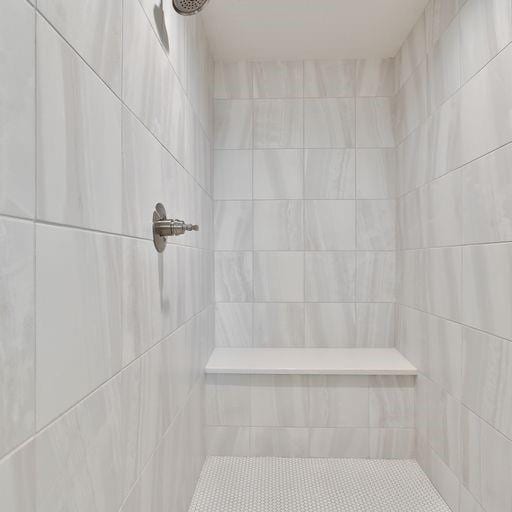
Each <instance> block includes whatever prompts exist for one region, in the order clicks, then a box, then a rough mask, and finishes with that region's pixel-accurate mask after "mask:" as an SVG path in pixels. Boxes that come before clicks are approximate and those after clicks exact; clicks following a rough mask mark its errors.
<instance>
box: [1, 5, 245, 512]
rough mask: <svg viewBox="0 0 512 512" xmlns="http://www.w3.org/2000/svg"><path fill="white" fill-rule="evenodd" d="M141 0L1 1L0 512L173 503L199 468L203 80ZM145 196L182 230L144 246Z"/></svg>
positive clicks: (190, 29) (196, 57) (206, 71)
mask: <svg viewBox="0 0 512 512" xmlns="http://www.w3.org/2000/svg"><path fill="white" fill-rule="evenodd" d="M157 4H159V2H153V1H152V0H142V1H140V2H139V1H137V0H108V1H107V2H101V1H96V0H92V1H91V2H66V1H61V0H57V1H56V2H52V1H46V0H41V1H40V2H35V1H28V2H27V1H21V2H19V1H13V0H6V2H5V3H4V5H3V6H2V7H3V9H2V17H1V19H0V54H1V58H0V61H1V62H0V75H1V76H2V80H1V82H2V85H1V87H0V119H1V122H0V160H1V162H0V182H1V186H0V214H1V215H3V217H1V218H0V346H1V348H0V388H1V389H2V398H1V399H0V496H1V498H0V509H2V510H4V509H5V510H9V511H16V512H35V511H36V510H38V511H41V512H43V511H50V510H51V511H55V510H77V511H78V510H82V511H91V510H95V511H97V512H100V511H102V512H107V511H113V510H123V512H135V511H136V512H139V511H140V510H150V509H151V508H152V507H153V506H154V505H155V504H156V503H158V504H159V506H161V507H162V509H165V510H181V511H184V510H186V509H187V508H188V505H189V502H190V499H191V497H192V494H193V491H194V487H195V484H196V481H197V477H198V476H199V473H200V470H201V467H202V464H203V460H204V457H205V454H206V446H205V443H204V437H203V430H202V426H203V425H204V423H205V421H204V411H203V405H204V404H203V401H204V378H203V375H202V373H203V368H204V365H205V363H206V360H207V359H208V357H209V354H210V352H211V350H212V348H213V344H214V309H213V306H212V303H213V301H214V296H213V280H214V274H213V270H214V269H213V262H214V258H213V198H212V186H211V177H212V172H211V162H210V152H211V148H213V145H214V140H213V101H212V92H213V83H212V79H213V72H214V69H213V60H212V59H211V57H210V54H209V50H208V46H207V42H206V38H205V35H204V31H203V27H202V24H201V23H200V22H199V21H198V20H197V18H195V19H192V18H185V17H182V16H179V15H177V14H174V13H173V12H172V7H171V4H169V3H164V4H162V5H157ZM84 22H85V23H84ZM122 33H124V37H121V36H122ZM36 74H37V79H36ZM242 98H243V94H242ZM36 99H37V102H36V101H35V100H36ZM251 102H252V100H251ZM36 103H37V116H36ZM227 114H228V115H232V116H234V117H235V118H236V114H239V119H240V121H241V122H242V124H243V123H244V116H243V114H244V111H243V109H241V111H239V112H228V113H227ZM240 114H241V115H240ZM249 114H250V115H249V118H248V120H249V122H248V123H246V132H247V133H249V134H250V133H251V132H250V130H251V126H252V122H251V119H252V109H249ZM36 117H37V126H36ZM221 135H222V134H221ZM238 135H239V134H236V135H234V134H233V133H227V134H224V135H223V136H222V137H221V138H220V140H221V145H222V144H223V143H225V144H226V145H227V146H228V147H231V146H232V145H237V144H240V145H243V142H244V139H243V137H239V136H238ZM249 138H250V139H251V140H252V134H251V135H249ZM36 139H37V162H36V158H35V147H36ZM36 163H37V173H36ZM36 175H37V187H36ZM36 189H37V198H36V197H35V195H36V194H35V193H36ZM242 192H243V191H242ZM243 198H244V197H243V196H242V197H234V198H233V199H243ZM249 198H250V199H252V192H251V190H249ZM36 199H37V201H36ZM157 202H162V203H164V204H165V205H166V206H167V208H168V213H169V215H172V216H173V217H177V218H183V219H185V220H187V221H189V222H194V223H198V224H199V225H200V226H201V231H199V232H198V233H196V234H194V235H192V234H191V235H189V236H187V237H182V238H183V239H182V240H173V241H171V242H174V243H170V244H169V245H168V247H167V250H166V251H165V253H163V254H158V253H157V252H156V251H155V250H154V247H153V242H152V231H151V212H152V211H153V209H154V206H155V204H156V203H157ZM36 203H37V208H36ZM251 224H252V218H251ZM235 229H236V228H235ZM251 243H252V237H251ZM251 287H252V283H251ZM228 290H231V288H228ZM157 481H158V482H161V485H158V486H156V487H155V486H154V485H153V484H154V482H157ZM164 482H172V484H171V485H164Z"/></svg>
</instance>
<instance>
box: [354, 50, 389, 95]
mask: <svg viewBox="0 0 512 512" xmlns="http://www.w3.org/2000/svg"><path fill="white" fill-rule="evenodd" d="M394 92H395V61H394V59H378V58H372V59H359V60H358V61H357V69H356V96H359V97H361V96H371V97H374V96H393V94H394Z"/></svg>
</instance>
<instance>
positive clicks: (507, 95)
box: [431, 46, 512, 175]
mask: <svg viewBox="0 0 512 512" xmlns="http://www.w3.org/2000/svg"><path fill="white" fill-rule="evenodd" d="M511 62H512V47H510V46H509V47H507V48H505V49H504V50H503V51H502V52H501V53H500V54H499V55H497V56H496V57H495V58H494V59H493V60H492V61H491V62H490V63H489V64H488V65H487V66H486V67H485V68H484V69H483V70H482V71H481V72H480V73H478V74H477V75H476V76H475V77H473V79H472V80H470V81H469V82H467V83H466V85H465V86H464V87H463V88H461V89H460V90H459V92H458V93H457V94H455V95H454V96H453V97H452V98H451V99H450V100H448V101H447V102H445V103H444V104H443V105H442V107H441V108H440V109H439V111H438V112H437V113H436V117H435V119H434V123H435V126H434V127H433V129H432V135H431V137H432V140H431V144H432V148H433V151H435V160H434V162H433V165H434V166H435V172H436V173H437V175H440V174H442V173H444V172H447V171H448V170H451V169H455V168H457V167H460V166H462V165H464V164H466V163H468V162H470V161H472V160H475V159H476V158H479V157H481V156H482V155H484V154H486V153H488V152H490V151H492V150H494V149H496V148H499V147H501V146H503V145H505V144H507V143H509V142H510V141H511V140H512V127H511V123H510V118H509V117H508V115H507V112H508V111H509V110H510V108H511V105H512V93H511V91H512V76H511V75H510V73H509V72H508V71H509V70H510V65H511ZM448 134H450V135H448Z"/></svg>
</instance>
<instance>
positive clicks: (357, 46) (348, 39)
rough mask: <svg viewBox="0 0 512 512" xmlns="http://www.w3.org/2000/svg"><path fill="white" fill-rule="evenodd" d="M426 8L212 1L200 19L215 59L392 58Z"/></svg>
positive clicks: (357, 1)
mask: <svg viewBox="0 0 512 512" xmlns="http://www.w3.org/2000/svg"><path fill="white" fill-rule="evenodd" d="M443 1H444V0H443ZM427 3H428V0H211V1H210V2H209V4H208V6H207V8H206V9H205V10H204V11H203V14H202V16H203V19H204V20H205V25H206V31H207V33H208V39H209V41H210V44H211V46H212V49H213V53H214V55H215V56H216V57H217V58H227V59H275V58H284V59H304V58H306V59H307V58H356V57H391V56H394V55H395V53H396V52H397V50H398V48H399V47H400V44H401V43H402V42H403V41H404V39H405V37H406V35H407V34H408V32H409V31H410V30H411V28H412V27H413V25H414V23H415V21H416V20H417V19H418V18H419V16H420V14H421V13H422V11H423V9H424V8H425V6H426V4H427Z"/></svg>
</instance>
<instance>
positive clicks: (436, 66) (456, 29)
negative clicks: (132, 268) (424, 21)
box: [428, 1, 461, 109]
mask: <svg viewBox="0 0 512 512" xmlns="http://www.w3.org/2000/svg"><path fill="white" fill-rule="evenodd" d="M448 3H449V1H448ZM428 66H429V74H430V76H429V79H430V91H429V92H430V104H431V108H433V109H435V108H436V107H438V106H439V105H441V103H443V101H445V100H447V99H448V98H449V97H450V96H451V95H452V94H453V93H454V92H455V91H456V90H457V89H458V88H459V87H460V85H461V77H460V73H461V71H460V25H459V20H458V19H456V20H454V21H453V22H452V23H451V24H450V26H449V28H448V29H447V30H446V32H444V34H443V35H442V36H441V38H440V39H439V41H438V42H437V43H436V44H435V46H434V47H433V49H432V51H431V53H430V54H429V61H428Z"/></svg>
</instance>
